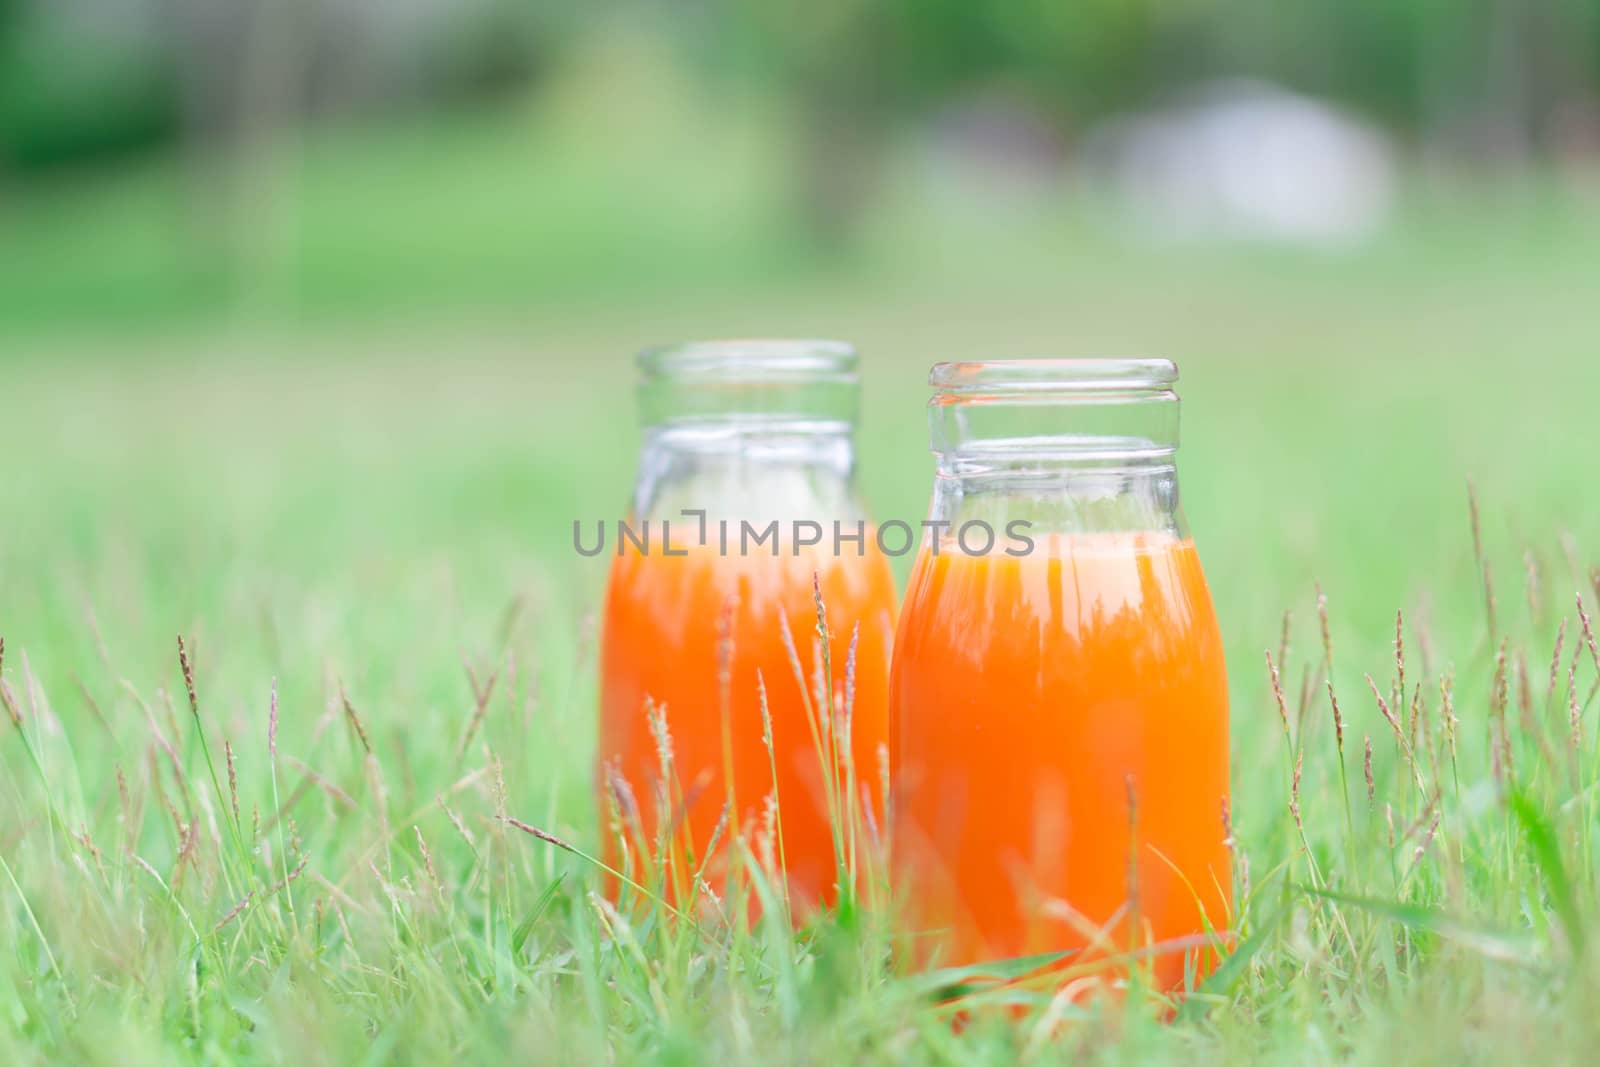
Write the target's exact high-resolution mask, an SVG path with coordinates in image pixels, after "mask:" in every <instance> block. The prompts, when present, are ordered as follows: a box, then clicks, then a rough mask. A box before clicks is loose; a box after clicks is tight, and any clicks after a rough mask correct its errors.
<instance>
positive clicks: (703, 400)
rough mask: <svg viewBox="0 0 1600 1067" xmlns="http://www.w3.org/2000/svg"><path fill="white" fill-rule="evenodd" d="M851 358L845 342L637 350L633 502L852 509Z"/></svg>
mask: <svg viewBox="0 0 1600 1067" xmlns="http://www.w3.org/2000/svg"><path fill="white" fill-rule="evenodd" d="M855 360H856V355H855V351H854V350H853V349H851V348H850V347H849V346H846V345H841V344H838V343H834V342H813V341H732V342H715V343H701V344H694V345H684V346H679V347H676V348H669V349H658V350H654V351H652V352H647V353H645V354H644V355H643V356H641V357H640V368H641V371H642V372H643V376H642V379H641V381H640V385H639V410H640V416H641V419H642V421H643V424H644V442H643V447H642V449H641V453H640V460H639V475H638V479H637V481H636V483H635V486H634V499H633V509H634V514H635V515H636V516H638V517H640V518H649V517H670V516H672V515H675V514H677V513H678V512H680V511H683V510H693V511H704V512H705V513H706V514H707V515H708V516H710V517H716V518H735V519H749V520H752V521H760V522H767V521H771V520H773V519H778V520H789V519H797V518H810V519H822V518H836V517H837V518H847V517H854V516H855V515H856V514H857V513H858V512H859V509H858V508H857V507H856V506H855V504H854V498H853V489H852V480H853V476H854V473H855V445H854V433H855V417H856V407H857V403H858V393H859V387H858V385H857V380H856V374H855Z"/></svg>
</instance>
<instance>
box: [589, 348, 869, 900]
mask: <svg viewBox="0 0 1600 1067" xmlns="http://www.w3.org/2000/svg"><path fill="white" fill-rule="evenodd" d="M640 367H641V371H642V375H643V379H642V382H641V386H640V392H639V397H640V405H641V413H642V418H643V421H644V423H645V432H644V442H643V447H642V450H641V454H640V460H639V472H638V479H637V483H636V485H635V489H634V496H633V506H632V509H631V514H630V517H629V519H628V520H627V521H626V523H625V525H624V526H623V527H619V528H618V530H617V535H618V536H617V538H616V539H615V543H614V544H612V545H608V546H607V547H608V551H609V552H610V553H611V556H612V560H611V573H610V580H609V583H608V589H607V594H606V603H605V621H604V631H603V635H602V648H601V700H600V739H599V756H598V761H597V762H598V766H597V775H596V788H597V793H598V797H599V802H600V805H601V813H602V822H603V824H604V825H605V826H606V827H607V832H606V833H605V835H604V837H605V841H606V847H605V849H604V857H605V859H606V860H607V862H608V864H609V865H610V866H612V867H613V868H615V869H617V870H619V871H621V872H623V873H624V874H626V875H627V876H628V877H629V878H630V879H631V880H633V881H635V882H637V883H639V884H641V885H645V886H646V888H648V889H650V890H652V891H657V892H660V893H662V894H663V895H665V896H666V897H667V899H669V900H671V901H673V902H675V903H676V904H678V905H680V906H681V905H684V904H685V903H686V902H689V903H692V904H693V906H694V908H695V909H696V910H704V909H705V908H708V907H710V908H713V909H714V910H719V911H720V912H721V913H722V914H730V913H731V912H732V911H733V910H734V909H735V906H736V905H738V906H741V907H743V908H745V909H748V911H747V914H757V913H759V912H760V910H761V904H760V901H759V899H758V898H757V897H756V896H755V894H754V893H753V892H752V889H751V884H750V880H749V879H748V878H747V877H746V878H739V877H736V875H735V873H734V872H736V871H737V870H739V869H743V870H744V871H746V872H748V871H749V870H750V869H752V867H753V868H754V869H757V870H760V871H761V872H762V873H763V874H764V875H765V877H766V880H767V882H768V884H769V885H771V887H772V890H773V893H774V898H773V899H785V900H786V904H787V906H788V907H789V908H790V909H791V913H792V914H793V915H794V916H795V917H796V919H803V918H805V917H806V916H808V915H809V914H811V913H812V912H813V911H814V910H815V909H816V908H817V907H818V906H821V905H827V904H829V903H831V902H833V901H834V900H835V899H837V892H838V888H839V886H840V884H841V880H845V879H849V878H851V877H852V873H853V872H855V871H857V870H859V869H860V865H861V864H863V863H865V862H866V859H867V853H868V850H869V849H870V848H871V847H872V844H873V841H872V839H873V837H874V834H875V833H876V828H877V827H880V826H881V825H882V820H883V812H882V810H881V807H882V800H881V798H882V796H883V792H884V791H883V790H882V789H881V788H880V787H879V785H878V784H877V783H878V781H879V779H880V774H879V771H878V768H879V767H880V765H882V766H885V767H886V764H887V742H888V684H889V650H890V644H891V641H892V638H893V633H894V621H895V595H894V584H893V577H892V575H891V573H890V569H889V564H888V560H887V558H886V557H885V555H884V553H883V552H882V550H881V549H880V547H879V545H878V539H877V534H876V530H875V529H874V527H873V526H872V525H871V524H870V523H869V522H868V520H867V517H866V513H865V511H864V510H863V508H862V506H861V504H860V502H859V500H858V498H857V495H856V492H855V488H854V478H853V474H854V467H855V453H854V444H853V437H854V430H855V413H856V405H857V394H858V383H857V378H856V369H855V368H856V354H855V351H854V350H853V349H852V348H850V347H849V346H848V345H843V344H838V343H831V342H802V341H740V342H718V343H703V344H693V345H686V346H681V347H674V348H666V349H658V350H653V351H650V352H646V353H645V354H644V355H643V356H642V357H641V358H640ZM591 547H592V546H591ZM819 594H820V598H821V600H822V602H823V605H824V608H825V617H826V631H827V634H828V640H827V641H826V643H825V644H826V647H824V642H823V641H822V639H821V637H820V635H819V627H818V611H817V605H816V601H817V597H818V595H819ZM763 700H764V702H765V712H763ZM735 856H737V857H739V859H740V863H739V864H736V863H734V862H733V859H734V857H735ZM741 864H742V867H741ZM610 891H611V892H612V893H613V894H615V893H616V892H617V891H618V886H617V884H616V883H615V881H614V880H613V883H612V884H611V886H610Z"/></svg>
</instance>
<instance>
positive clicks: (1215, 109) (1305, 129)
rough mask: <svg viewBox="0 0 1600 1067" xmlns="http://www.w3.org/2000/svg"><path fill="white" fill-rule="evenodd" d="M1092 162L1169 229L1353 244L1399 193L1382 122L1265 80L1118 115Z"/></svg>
mask: <svg viewBox="0 0 1600 1067" xmlns="http://www.w3.org/2000/svg"><path fill="white" fill-rule="evenodd" d="M1084 157H1085V163H1086V165H1087V166H1088V168H1089V169H1090V171H1091V172H1093V173H1096V174H1099V175H1101V176H1103V177H1104V178H1105V179H1107V180H1109V182H1110V184H1111V185H1112V187H1113V193H1114V194H1115V195H1116V197H1117V198H1118V199H1121V200H1123V201H1125V202H1126V204H1127V206H1128V207H1129V208H1130V209H1131V210H1132V211H1134V212H1135V213H1136V216H1137V219H1138V222H1139V223H1140V224H1141V225H1142V226H1144V227H1146V228H1149V229H1152V230H1154V231H1156V232H1157V233H1159V234H1161V235H1164V236H1174V237H1219V236H1220V237H1242V238H1251V239H1263V240H1272V241H1283V242H1291V243H1307V244H1343V243H1349V242H1354V241H1359V240H1360V239H1362V238H1364V237H1367V236H1369V235H1371V234H1372V233H1373V232H1374V231H1376V230H1377V229H1379V228H1380V227H1381V226H1382V224H1383V222H1384V219H1385V217H1386V216H1387V214H1388V211H1389V207H1390V204H1391V202H1392V200H1393V197H1394V184H1395V173H1394V171H1395V167H1394V160H1393V155H1392V152H1391V150H1390V148H1389V146H1388V144H1387V142H1386V141H1385V139H1384V138H1383V136H1382V135H1381V134H1380V133H1378V132H1377V130H1376V129H1374V128H1373V127H1371V126H1369V125H1368V124H1366V123H1364V122H1362V121H1361V120H1359V119H1357V118H1355V117H1354V116H1352V115H1349V114H1347V113H1345V112H1343V111H1340V110H1339V109H1337V108H1335V107H1333V106H1331V105H1329V104H1326V103H1324V102H1322V101H1319V100H1315V99H1312V98H1310V97H1306V96H1301V95H1298V94H1296V93H1292V92H1289V91H1287V90H1284V89H1282V88H1279V87H1277V86H1274V85H1271V84H1268V83H1265V82H1254V81H1229V82H1222V83H1218V84H1216V85H1214V86H1211V87H1209V88H1207V89H1204V90H1202V91H1200V92H1198V93H1196V94H1194V96H1192V97H1191V98H1190V99H1189V100H1187V101H1185V102H1184V103H1182V104H1180V105H1178V106H1176V107H1174V108H1171V109H1169V110H1165V111H1161V112H1155V113H1151V114H1146V115H1139V116H1133V117H1129V118H1125V119H1120V120H1117V121H1115V122H1112V123H1110V124H1108V125H1107V126H1105V127H1102V128H1101V129H1100V130H1098V131H1095V132H1094V133H1092V134H1091V135H1090V137H1089V138H1088V139H1087V140H1086V142H1085V147H1084Z"/></svg>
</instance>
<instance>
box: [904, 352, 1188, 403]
mask: <svg viewBox="0 0 1600 1067" xmlns="http://www.w3.org/2000/svg"><path fill="white" fill-rule="evenodd" d="M1177 380H1178V366H1177V364H1176V363H1174V362H1172V360H1170V359H990V360H974V361H964V362H956V363H936V364H934V367H933V370H932V371H930V372H929V374H928V384H929V385H931V386H933V387H934V388H935V389H936V390H938V395H937V396H935V397H934V403H936V404H937V403H940V402H953V401H960V400H964V399H968V398H971V399H983V398H1014V399H1018V400H1028V399H1038V400H1048V399H1051V398H1056V399H1068V398H1070V397H1072V396H1075V395H1077V396H1085V397H1108V396H1113V395H1120V396H1148V395H1150V394H1153V393H1163V392H1169V391H1171V389H1172V387H1173V385H1174V384H1176V382H1177Z"/></svg>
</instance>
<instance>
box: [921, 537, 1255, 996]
mask: <svg viewBox="0 0 1600 1067" xmlns="http://www.w3.org/2000/svg"><path fill="white" fill-rule="evenodd" d="M891 707H892V712H891V714H892V717H893V724H892V729H893V732H894V749H893V753H894V776H895V777H894V782H895V824H894V868H893V869H894V872H895V875H896V887H897V889H898V890H899V892H900V894H901V898H902V905H903V907H904V908H905V909H906V919H907V921H908V925H909V929H910V931H911V932H912V933H913V935H914V936H913V940H912V942H911V955H912V957H913V958H914V960H915V961H916V962H917V963H918V964H919V965H920V966H929V965H936V966H955V965H970V964H975V963H982V962H985V961H990V960H999V959H1003V958H1007V957H1014V956H1023V955H1033V954H1038V953H1055V952H1066V951H1073V952H1074V955H1073V956H1072V957H1070V958H1068V959H1067V960H1066V961H1065V962H1064V964H1063V966H1064V967H1067V968H1074V969H1075V968H1078V967H1084V968H1085V969H1086V971H1088V972H1089V973H1093V972H1094V971H1096V970H1097V969H1098V970H1102V971H1103V973H1104V975H1106V976H1110V977H1114V976H1117V975H1121V974H1125V973H1126V971H1127V967H1126V966H1125V963H1126V961H1127V959H1128V957H1126V956H1124V958H1123V961H1122V962H1121V963H1116V964H1113V963H1110V962H1104V961H1106V957H1108V956H1111V955H1115V954H1119V953H1126V952H1128V951H1129V950H1130V949H1132V950H1138V952H1139V953H1140V956H1139V957H1138V958H1140V959H1141V960H1146V961H1149V966H1150V970H1149V972H1147V973H1150V974H1151V976H1152V977H1153V980H1154V982H1155V984H1156V985H1157V986H1158V987H1159V988H1162V989H1165V990H1174V989H1177V988H1179V987H1181V986H1182V984H1183V981H1184V974H1185V968H1186V966H1192V967H1193V968H1194V971H1195V974H1196V975H1197V976H1201V975H1203V974H1204V973H1206V972H1207V971H1209V969H1210V968H1211V967H1213V966H1214V965H1215V963H1216V962H1217V953H1218V948H1217V944H1216V943H1213V944H1212V945H1198V944H1197V942H1199V941H1201V940H1203V939H1202V938H1200V937H1198V936H1197V935H1202V934H1204V933H1205V932H1206V931H1208V930H1210V931H1214V932H1216V933H1218V934H1221V933H1222V932H1224V931H1225V930H1226V929H1227V927H1228V925H1229V918H1230V916H1229V909H1230V902H1231V899H1232V879H1231V874H1230V868H1229V856H1228V851H1227V846H1226V844H1225V842H1224V830H1223V826H1222V817H1221V806H1222V803H1223V801H1224V798H1225V797H1226V796H1227V793H1228V691H1227V679H1226V676H1225V673H1224V668H1223V657H1222V643H1221V640H1220V638H1219V636H1218V632H1217V624H1216V619H1215V616H1214V614H1213V611H1212V606H1211V598H1210V594H1209V593H1208V592H1207V589H1206V584H1205V578H1204V576H1203V575H1202V573H1201V570H1200V560H1199V557H1198V556H1197V555H1196V553H1195V549H1194V545H1193V543H1191V542H1189V541H1187V540H1184V541H1179V540H1177V539H1176V538H1171V537H1165V536H1163V535H1159V534H1119V535H1113V534H1104V535H1081V536H1071V537H1065V536H1063V537H1056V538H1053V539H1049V540H1045V539H1040V540H1038V541H1037V542H1036V545H1035V551H1034V552H1033V554H1031V555H1029V556H1027V557H1023V558H1013V557H1008V556H1005V555H1003V554H994V555H987V556H981V557H969V556H965V555H961V554H960V553H959V550H958V549H957V548H956V546H955V545H954V544H949V545H946V546H944V547H943V548H942V549H941V552H940V554H939V555H938V556H934V555H931V554H930V553H929V552H928V550H927V549H926V548H924V549H923V553H922V555H921V557H920V558H919V559H918V561H917V566H916V570H915V572H914V574H913V576H912V579H911V584H910V587H909V589H908V590H907V593H906V602H905V604H904V606H903V608H902V615H901V623H900V630H899V633H898V635H897V637H896V648H895V660H894V675H893V681H892V683H891ZM1130 792H1131V794H1132V796H1133V798H1134V799H1133V805H1132V808H1133V811H1132V814H1131V816H1130V803H1129V795H1130ZM1130 855H1135V856H1136V857H1137V862H1136V863H1135V864H1130V862H1129V857H1130ZM1130 887H1131V891H1130ZM1208 924H1209V925H1208ZM1174 941H1177V944H1175V945H1163V943H1168V942H1174ZM1096 960H1100V961H1102V965H1100V966H1098V967H1097V964H1096V962H1095V961H1096ZM1141 966H1144V964H1143V963H1141Z"/></svg>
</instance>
